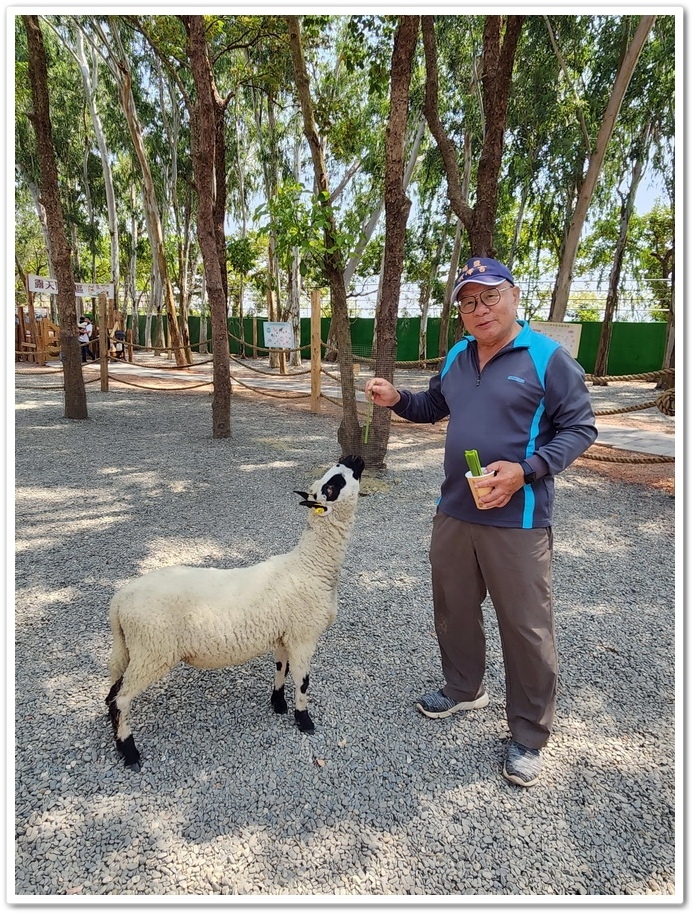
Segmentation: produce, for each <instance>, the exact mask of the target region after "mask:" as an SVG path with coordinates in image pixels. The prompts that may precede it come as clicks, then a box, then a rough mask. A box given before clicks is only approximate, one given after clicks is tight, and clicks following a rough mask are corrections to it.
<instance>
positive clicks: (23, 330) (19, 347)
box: [15, 305, 27, 362]
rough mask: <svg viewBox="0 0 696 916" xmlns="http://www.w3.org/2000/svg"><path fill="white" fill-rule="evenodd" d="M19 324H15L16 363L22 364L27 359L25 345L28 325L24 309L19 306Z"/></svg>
mask: <svg viewBox="0 0 696 916" xmlns="http://www.w3.org/2000/svg"><path fill="white" fill-rule="evenodd" d="M17 319H18V321H17V323H16V324H15V351H16V352H15V361H16V362H21V361H22V360H23V359H26V350H25V349H24V344H25V343H26V340H27V325H26V319H25V317H24V309H23V308H22V306H21V305H18V306H17Z"/></svg>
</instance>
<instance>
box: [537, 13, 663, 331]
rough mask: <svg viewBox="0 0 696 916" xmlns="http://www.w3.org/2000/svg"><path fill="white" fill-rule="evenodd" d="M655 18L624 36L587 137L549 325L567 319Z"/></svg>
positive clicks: (627, 19)
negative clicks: (590, 215) (597, 192)
mask: <svg viewBox="0 0 696 916" xmlns="http://www.w3.org/2000/svg"><path fill="white" fill-rule="evenodd" d="M655 18H656V17H655V16H641V17H640V19H639V20H638V22H637V24H636V25H635V26H632V27H631V32H630V33H629V34H628V35H625V40H624V43H623V45H622V47H621V49H620V57H619V60H618V62H617V67H616V71H615V77H614V80H613V85H612V87H611V93H610V95H609V98H608V99H607V100H606V104H605V107H604V111H603V113H602V117H601V120H600V123H599V125H598V127H597V131H596V133H595V134H594V135H592V136H591V137H590V136H589V135H588V136H587V140H588V141H591V142H590V143H589V148H588V150H587V159H586V167H585V169H584V173H583V177H582V180H581V183H580V185H579V187H578V190H577V198H576V200H575V205H574V208H573V212H572V216H571V219H570V223H569V225H568V231H567V233H566V235H565V238H564V239H563V245H562V251H561V259H560V264H559V269H558V273H557V275H556V282H555V285H554V289H553V294H552V299H551V309H550V312H549V320H550V321H562V320H563V318H564V317H565V312H566V308H567V306H568V294H569V292H570V284H571V281H572V277H573V266H574V263H575V258H576V255H577V250H578V245H579V244H580V238H581V233H582V230H583V227H584V225H585V218H586V216H587V211H588V209H589V206H590V201H591V199H592V194H593V192H594V189H595V186H596V184H597V180H598V178H599V174H600V171H601V168H602V163H603V161H604V156H605V153H606V150H607V146H608V143H609V140H610V138H611V134H612V132H613V130H614V125H615V124H616V120H617V118H618V116H619V111H620V108H621V104H622V101H623V98H624V95H625V94H626V90H627V87H628V84H629V82H630V80H631V77H632V75H633V72H634V70H635V68H636V65H637V64H638V58H639V56H640V53H641V51H642V49H643V46H644V45H645V42H646V41H647V39H648V35H649V34H650V30H651V29H652V26H653V23H654V21H655ZM630 19H631V17H625V19H624V20H623V22H622V24H625V25H629V22H630ZM564 71H565V61H564ZM580 110H581V109H580Z"/></svg>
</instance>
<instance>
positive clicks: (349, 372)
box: [284, 16, 362, 454]
mask: <svg viewBox="0 0 696 916" xmlns="http://www.w3.org/2000/svg"><path fill="white" fill-rule="evenodd" d="M284 18H285V20H286V23H287V28H288V42H289V45H290V54H291V57H292V63H293V70H294V74H295V83H296V85H297V94H298V98H299V103H300V108H301V110H302V121H303V125H304V133H305V137H306V138H307V142H308V144H309V148H310V151H311V154H312V164H313V167H314V177H315V182H316V187H317V201H318V203H319V206H320V208H321V213H322V215H323V217H324V219H323V237H324V250H323V266H324V271H325V273H326V277H327V279H328V282H329V287H330V290H331V307H332V314H333V319H334V322H335V325H336V340H337V350H338V363H339V368H340V375H341V392H342V400H343V417H342V419H341V423H340V426H339V430H338V441H339V443H340V445H341V449H342V450H343V452H344V454H348V453H350V454H361V452H362V437H361V430H360V422H359V419H358V411H357V405H356V400H355V389H354V387H353V385H354V382H353V360H352V355H351V340H350V323H349V320H348V300H347V296H346V287H345V283H344V282H343V271H344V269H345V256H344V254H343V252H342V251H341V249H340V247H339V245H337V244H336V241H337V227H336V218H335V215H334V211H333V207H332V205H331V200H330V197H331V194H330V190H329V183H328V174H327V170H326V161H325V157H324V150H323V148H322V142H321V138H320V135H319V132H318V130H317V125H316V121H315V118H314V104H313V101H312V96H311V90H310V81H309V75H308V73H307V67H306V64H305V55H304V49H303V46H302V31H301V27H300V21H299V18H298V17H297V16H285V17H284Z"/></svg>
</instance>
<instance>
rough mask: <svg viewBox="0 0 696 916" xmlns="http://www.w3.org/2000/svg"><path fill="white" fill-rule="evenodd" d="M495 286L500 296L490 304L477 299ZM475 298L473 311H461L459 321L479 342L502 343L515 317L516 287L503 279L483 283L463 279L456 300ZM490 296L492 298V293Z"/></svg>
mask: <svg viewBox="0 0 696 916" xmlns="http://www.w3.org/2000/svg"><path fill="white" fill-rule="evenodd" d="M493 290H497V291H498V293H499V294H500V298H499V299H498V301H497V302H496V303H495V304H493V305H486V304H485V303H483V302H482V301H481V294H482V293H484V294H485V295H486V297H487V298H488V297H489V296H491V293H492V291H493ZM472 298H475V299H476V307H475V309H474V311H473V312H469V313H468V314H462V312H461V310H460V315H461V316H462V321H463V322H464V328H465V329H466V332H467V334H470V335H471V336H472V337H475V338H476V340H477V341H478V342H479V343H480V344H482V345H483V346H486V347H488V346H494V345H495V344H499V343H503V342H505V341H506V340H507V338H509V337H510V335H511V333H512V330H513V328H514V327H515V319H516V318H517V305H518V303H519V301H520V289H519V287H518V286H511V285H510V284H509V283H508V282H507V281H504V282H502V283H499V284H498V285H497V286H485V285H484V284H483V283H467V284H466V286H465V287H464V288H463V289H462V290H461V292H460V293H459V303H461V302H462V301H463V302H465V303H466V302H467V300H469V301H470V300H471V299H472ZM492 298H495V294H493V296H492Z"/></svg>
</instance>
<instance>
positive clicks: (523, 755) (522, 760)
mask: <svg viewBox="0 0 696 916" xmlns="http://www.w3.org/2000/svg"><path fill="white" fill-rule="evenodd" d="M540 773H541V751H540V750H537V749H536V748H533V747H525V745H524V744H518V743H517V741H511V742H510V743H509V745H508V749H507V754H506V756H505V763H504V764H503V776H504V777H505V778H506V779H509V780H510V782H514V783H515V785H518V786H525V787H527V786H533V785H534V783H535V782H537V780H538V779H539V774H540Z"/></svg>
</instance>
